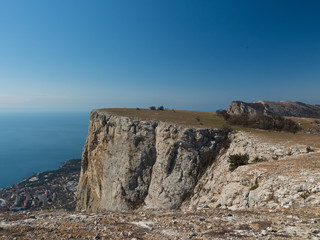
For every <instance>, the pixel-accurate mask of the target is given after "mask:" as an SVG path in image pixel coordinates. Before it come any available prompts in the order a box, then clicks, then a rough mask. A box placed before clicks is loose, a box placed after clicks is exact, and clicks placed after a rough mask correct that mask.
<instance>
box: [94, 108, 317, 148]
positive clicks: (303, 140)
mask: <svg viewBox="0 0 320 240" xmlns="http://www.w3.org/2000/svg"><path fill="white" fill-rule="evenodd" d="M100 111H105V112H108V113H111V114H114V115H118V116H126V117H130V118H132V119H137V120H152V119H156V120H159V121H164V122H169V123H173V124H181V125H184V126H187V127H196V128H223V127H225V126H227V121H226V120H224V119H223V118H221V117H219V116H217V114H216V113H215V112H202V111H183V110H173V109H172V110H164V111H154V110H150V109H140V108H138V109H133V108H106V109H100ZM285 119H291V120H294V121H295V122H298V123H299V124H300V127H301V129H302V131H299V132H298V133H296V134H292V133H291V132H277V131H264V130H260V129H254V128H249V127H246V126H236V125H232V126H231V128H232V129H234V130H241V131H246V132H250V133H252V134H254V135H256V136H257V137H259V138H262V139H263V140H264V141H269V142H270V141H271V142H274V143H279V142H281V143H283V144H303V145H307V146H311V147H313V148H320V134H307V133H304V131H306V130H307V129H318V130H320V124H317V122H320V121H319V120H315V119H310V118H297V117H285Z"/></svg>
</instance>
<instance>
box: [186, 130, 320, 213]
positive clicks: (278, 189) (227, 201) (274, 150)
mask: <svg viewBox="0 0 320 240" xmlns="http://www.w3.org/2000/svg"><path fill="white" fill-rule="evenodd" d="M230 138H231V144H230V147H229V149H228V150H227V151H226V152H224V153H223V154H221V155H220V156H218V158H217V160H216V162H215V163H214V164H213V165H212V166H210V167H209V169H208V170H207V171H206V173H205V174H204V175H203V177H202V178H201V180H200V181H199V182H198V184H197V186H196V188H195V190H194V194H193V196H192V198H191V199H190V201H188V202H184V204H183V208H184V209H190V208H199V207H200V208H202V207H205V206H207V207H212V208H215V207H217V206H218V207H222V208H228V209H231V210H235V209H247V208H256V207H268V208H278V207H287V208H288V207H291V206H305V205H309V206H310V205H314V206H317V205H318V204H319V203H320V200H319V199H320V188H319V186H320V185H319V184H320V175H319V174H318V172H319V169H320V163H319V161H318V157H319V153H307V151H306V148H305V146H301V145H296V146H291V147H288V146H284V145H278V144H272V143H266V142H262V141H261V140H259V139H257V138H255V137H253V136H250V134H247V133H244V132H238V133H233V134H231V136H230ZM244 153H247V154H249V156H250V160H249V163H250V164H248V165H245V166H241V167H238V168H237V169H236V170H235V171H233V172H230V171H229V163H228V159H229V156H230V155H232V154H244ZM255 158H259V159H264V160H265V161H264V162H260V163H254V159H255Z"/></svg>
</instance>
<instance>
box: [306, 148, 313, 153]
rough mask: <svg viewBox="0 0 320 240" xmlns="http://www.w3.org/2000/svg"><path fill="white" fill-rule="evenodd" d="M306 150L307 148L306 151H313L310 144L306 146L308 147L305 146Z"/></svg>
mask: <svg viewBox="0 0 320 240" xmlns="http://www.w3.org/2000/svg"><path fill="white" fill-rule="evenodd" d="M306 150H307V153H309V152H314V150H313V149H312V148H311V147H310V146H308V147H307V148H306Z"/></svg>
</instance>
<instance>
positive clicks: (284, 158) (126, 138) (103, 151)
mask: <svg viewBox="0 0 320 240" xmlns="http://www.w3.org/2000/svg"><path fill="white" fill-rule="evenodd" d="M315 150H316V152H314V153H308V152H307V150H306V146H304V145H292V144H289V145H288V144H284V145H281V144H279V143H277V144H275V143H273V142H266V141H265V140H264V141H262V140H261V139H259V138H257V137H255V136H254V135H252V134H250V133H245V132H234V133H227V132H225V131H223V130H219V129H195V128H188V127H184V126H177V125H173V124H170V123H165V122H161V121H157V120H150V121H141V120H134V119H131V118H128V117H124V116H116V115H112V114H110V113H108V112H106V111H103V110H95V111H92V113H91V117H90V126H89V134H88V137H87V141H86V144H85V146H84V150H83V158H82V168H81V174H80V180H79V186H78V192H77V209H78V210H90V211H97V210H112V211H115V210H126V209H137V208H139V209H150V208H151V209H177V208H181V209H190V208H191V209H192V208H199V207H200V208H201V207H212V208H215V207H217V206H218V207H223V208H228V209H244V208H252V207H270V208H274V207H290V206H304V205H314V206H317V205H319V203H320V200H319V199H320V187H319V186H320V175H319V171H320V161H318V159H319V157H320V154H319V152H317V149H315ZM244 153H247V154H249V156H250V160H249V163H250V164H248V165H245V166H241V167H238V168H237V169H236V170H235V171H233V172H230V170H229V162H228V160H229V156H230V155H233V154H244ZM255 158H258V159H263V160H265V161H264V162H260V163H254V159H255Z"/></svg>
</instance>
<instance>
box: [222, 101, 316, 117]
mask: <svg viewBox="0 0 320 240" xmlns="http://www.w3.org/2000/svg"><path fill="white" fill-rule="evenodd" d="M227 112H228V113H229V114H241V113H248V114H278V115H282V116H292V117H308V118H320V106H319V105H309V104H305V103H301V102H291V101H280V102H271V101H258V102H253V103H245V102H241V101H234V102H231V104H230V106H229V107H228V109H227Z"/></svg>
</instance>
